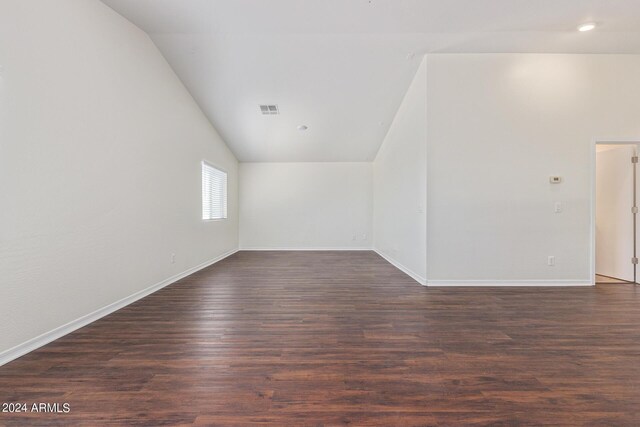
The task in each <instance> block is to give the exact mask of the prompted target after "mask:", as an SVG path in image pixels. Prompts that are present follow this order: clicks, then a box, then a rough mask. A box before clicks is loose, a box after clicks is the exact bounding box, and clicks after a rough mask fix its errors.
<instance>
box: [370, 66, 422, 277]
mask: <svg viewBox="0 0 640 427" xmlns="http://www.w3.org/2000/svg"><path fill="white" fill-rule="evenodd" d="M426 138H427V66H426V61H425V60H423V61H422V63H421V65H420V67H419V68H418V71H417V73H416V75H415V77H414V79H413V82H412V83H411V85H410V87H409V89H408V90H407V93H406V95H405V97H404V100H403V101H402V104H401V105H400V108H399V109H398V112H397V113H396V116H395V118H394V120H393V123H392V124H391V127H390V129H389V133H388V134H387V136H386V138H385V140H384V142H383V144H382V146H381V149H380V151H379V152H378V155H377V157H376V159H375V162H374V164H373V176H374V186H373V187H374V210H373V212H374V213H373V235H374V247H375V249H376V250H377V251H378V252H380V253H381V254H383V255H384V256H385V257H387V258H389V259H391V260H392V261H393V262H394V263H397V264H399V265H400V266H402V267H403V268H405V269H407V270H409V271H410V272H412V273H413V275H414V276H417V277H418V278H419V279H420V281H424V278H425V277H426V270H427V265H426V262H427V253H426V249H427V248H426V246H427V245H426V227H427V221H426V202H427V200H426V198H427V189H426V185H427V176H426V173H427V170H426V168H427V161H426V142H427V140H426Z"/></svg>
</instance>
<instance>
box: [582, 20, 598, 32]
mask: <svg viewBox="0 0 640 427" xmlns="http://www.w3.org/2000/svg"><path fill="white" fill-rule="evenodd" d="M594 28H596V24H595V22H587V23H585V24H582V25H580V26H578V31H580V32H582V33H584V32H585V31H591V30H593V29H594Z"/></svg>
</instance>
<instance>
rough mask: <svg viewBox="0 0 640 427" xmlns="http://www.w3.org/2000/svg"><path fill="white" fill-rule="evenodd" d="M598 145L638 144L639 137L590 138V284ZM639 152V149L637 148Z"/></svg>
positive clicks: (593, 273) (593, 264) (593, 265)
mask: <svg viewBox="0 0 640 427" xmlns="http://www.w3.org/2000/svg"><path fill="white" fill-rule="evenodd" d="M598 145H635V146H640V137H638V138H594V139H592V140H591V145H590V149H591V166H590V173H589V176H590V181H591V182H590V186H591V215H590V220H589V222H590V228H591V230H590V231H591V248H590V256H591V263H590V264H591V265H590V270H591V271H590V273H591V284H592V285H593V286H595V285H596V148H597V146H598ZM638 151H639V154H640V149H639V150H638Z"/></svg>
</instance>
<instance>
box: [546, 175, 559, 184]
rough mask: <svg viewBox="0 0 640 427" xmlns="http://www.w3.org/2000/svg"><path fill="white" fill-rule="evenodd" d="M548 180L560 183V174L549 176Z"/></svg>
mask: <svg viewBox="0 0 640 427" xmlns="http://www.w3.org/2000/svg"><path fill="white" fill-rule="evenodd" d="M549 182H550V183H552V184H560V183H561V182H562V177H561V176H550V177H549Z"/></svg>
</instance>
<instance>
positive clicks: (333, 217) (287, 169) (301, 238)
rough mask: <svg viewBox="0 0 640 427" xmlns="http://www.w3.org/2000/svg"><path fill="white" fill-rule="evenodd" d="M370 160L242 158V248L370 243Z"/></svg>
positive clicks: (347, 246)
mask: <svg viewBox="0 0 640 427" xmlns="http://www.w3.org/2000/svg"><path fill="white" fill-rule="evenodd" d="M371 210H372V171H371V163H241V164H240V247H241V248H242V249H370V248H371Z"/></svg>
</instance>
